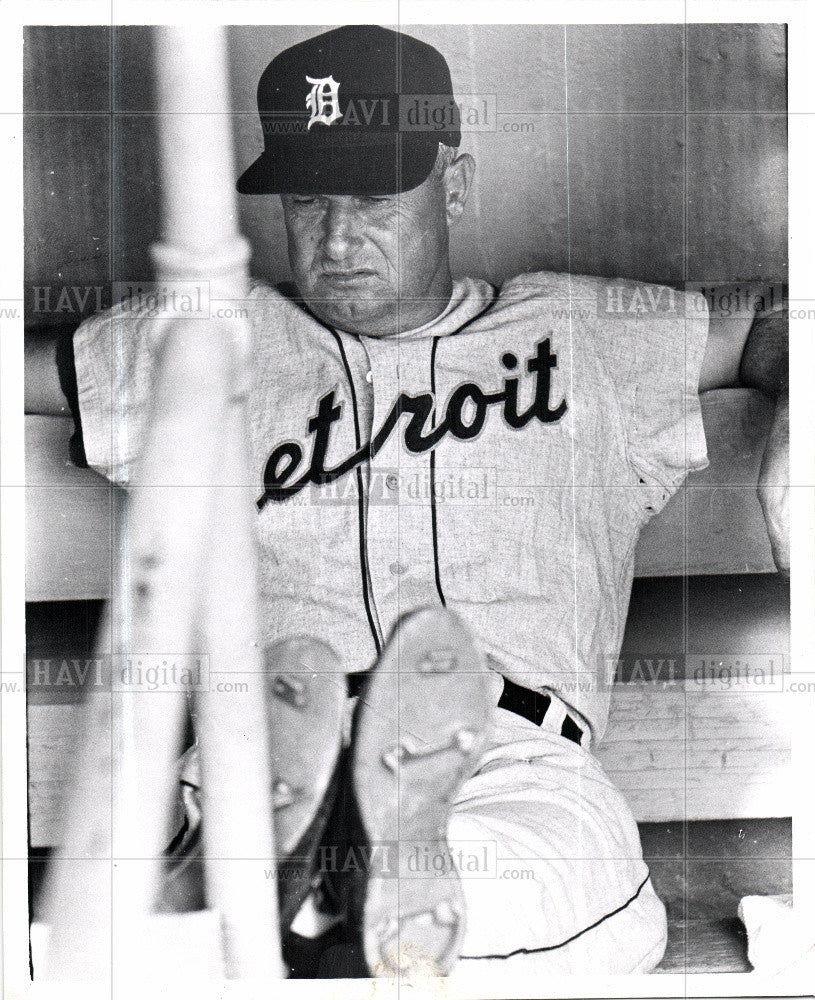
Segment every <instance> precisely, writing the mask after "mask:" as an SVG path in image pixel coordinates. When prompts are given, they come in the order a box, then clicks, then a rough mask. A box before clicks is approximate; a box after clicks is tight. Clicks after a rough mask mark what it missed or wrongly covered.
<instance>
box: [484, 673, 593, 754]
mask: <svg viewBox="0 0 815 1000" xmlns="http://www.w3.org/2000/svg"><path fill="white" fill-rule="evenodd" d="M551 704H552V696H551V695H550V694H545V693H544V692H543V691H532V690H531V689H530V688H525V687H521V685H520V684H516V683H515V682H514V681H511V680H509V678H508V677H505V678H504V690H503V692H502V694H501V697H500V698H499V699H498V707H499V708H505V709H506V710H507V711H508V712H514V713H515V714H516V715H520V716H521V718H523V719H528V720H529V721H530V722H532V723H534V724H535V725H536V726H540V725H541V724H542V723H543V720H544V719H545V718H546V713H547V712H548V711H549V706H550V705H551ZM560 735H561V736H565V737H566V739H567V740H572V741H573V742H574V743H580V741H581V739H582V738H583V730H582V729H581V728H580V726H578V724H577V723H576V722H575V721H574V719H573V718H572V717H571V716H570V715H569V714H568V713H567V715H566V718H565V719H564V720H563V725H562V726H561V727H560Z"/></svg>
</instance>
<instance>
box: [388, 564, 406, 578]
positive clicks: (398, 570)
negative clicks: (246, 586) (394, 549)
mask: <svg viewBox="0 0 815 1000" xmlns="http://www.w3.org/2000/svg"><path fill="white" fill-rule="evenodd" d="M390 571H391V573H393V575H394V576H401V575H402V574H403V573H407V566H405V564H404V563H401V562H392V563H391V564H390Z"/></svg>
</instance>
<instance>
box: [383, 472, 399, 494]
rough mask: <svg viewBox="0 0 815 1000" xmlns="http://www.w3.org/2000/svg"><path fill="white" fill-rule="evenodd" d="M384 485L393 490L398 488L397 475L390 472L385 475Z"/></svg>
mask: <svg viewBox="0 0 815 1000" xmlns="http://www.w3.org/2000/svg"><path fill="white" fill-rule="evenodd" d="M385 485H386V486H387V487H388V489H389V490H391V491H392V492H395V491H396V490H398V489H399V477H398V476H395V475H394V474H393V473H392V472H391V473H389V474H388V475H387V476H385Z"/></svg>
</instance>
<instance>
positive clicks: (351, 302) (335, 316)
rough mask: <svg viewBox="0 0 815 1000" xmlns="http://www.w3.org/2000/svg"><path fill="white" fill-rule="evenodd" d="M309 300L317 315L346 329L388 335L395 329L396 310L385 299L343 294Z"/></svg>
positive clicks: (367, 334)
mask: <svg viewBox="0 0 815 1000" xmlns="http://www.w3.org/2000/svg"><path fill="white" fill-rule="evenodd" d="M307 304H308V306H309V308H310V309H311V311H312V312H313V313H314V315H315V316H317V318H318V319H321V320H322V321H323V322H324V323H328V324H329V325H330V326H335V327H338V328H339V329H340V330H345V331H346V332H347V333H359V334H363V335H366V336H372V337H376V336H386V335H387V334H389V333H393V332H395V330H396V319H395V315H394V313H395V310H394V309H393V308H389V307H388V304H387V303H385V302H383V301H382V299H375V300H373V301H371V300H370V299H365V298H361V297H360V298H353V297H352V296H347V297H345V296H344V297H343V298H342V299H340V300H337V299H332V300H331V301H330V302H326V301H324V300H323V301H319V300H317V301H314V302H308V303H307Z"/></svg>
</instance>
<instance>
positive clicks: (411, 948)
mask: <svg viewBox="0 0 815 1000" xmlns="http://www.w3.org/2000/svg"><path fill="white" fill-rule="evenodd" d="M258 107H259V112H260V118H261V122H262V124H263V134H264V150H263V152H262V154H261V155H260V156H259V157H258V159H257V160H256V161H255V162H254V163H252V164H251V166H249V168H248V169H247V170H246V171H245V172H244V173H243V174H242V176H241V177H240V179H239V181H238V190H239V191H240V192H242V193H243V194H245V195H247V196H265V195H273V194H274V195H280V196H281V198H282V203H283V212H284V218H285V225H286V231H287V234H288V248H289V257H290V261H291V268H292V275H293V279H294V283H293V285H292V286H291V287H283V288H274V287H270V286H269V285H267V284H265V283H263V282H258V283H256V284H254V285H253V287H252V290H251V294H250V300H249V309H250V314H251V324H252V329H253V335H254V356H255V380H254V385H253V387H252V389H251V398H250V414H251V419H250V423H251V427H250V433H251V443H252V455H253V459H252V460H253V469H254V477H255V478H254V485H255V505H256V511H257V524H258V535H259V539H260V546H261V562H262V579H261V587H262V606H263V616H264V617H263V623H262V626H263V632H264V639H265V641H266V642H267V643H268V644H269V649H270V653H269V657H270V659H269V663H270V678H271V680H270V684H271V692H272V698H271V701H272V703H273V705H272V707H271V708H270V713H271V714H272V716H273V722H272V725H273V739H275V740H277V741H278V743H277V746H278V750H277V752H276V758H277V765H278V779H277V793H279V795H278V797H277V798H276V813H275V818H276V823H277V824H278V825H279V828H280V829H281V830H282V831H283V834H282V843H283V851H284V853H285V854H290V855H292V856H295V855H296V856H297V857H301V858H302V857H307V858H309V859H311V861H312V862H314V859H317V863H315V867H314V868H312V869H311V870H310V871H311V874H312V875H313V874H314V872H316V873H317V875H316V877H314V878H311V876H310V879H311V880H310V881H309V882H308V885H307V888H308V886H311V885H314V886H317V885H318V883H319V882H320V878H319V876H320V875H321V874H322V875H323V876H325V878H324V879H323V882H324V883H325V884H326V885H327V884H329V883H331V882H333V883H337V882H341V881H342V879H341V878H338V876H340V875H342V874H343V873H347V874H349V875H350V874H351V872H350V869H351V868H353V869H354V873H353V874H354V875H355V878H354V879H353V882H354V887H353V889H352V891H351V893H350V900H351V902H350V911H349V912H350V914H351V916H350V917H349V919H351V920H354V921H356V922H357V923H358V925H359V926H360V929H361V933H362V942H363V951H364V957H365V961H366V964H367V967H368V969H369V971H370V972H371V973H377V972H381V971H382V970H385V971H390V970H393V969H402V970H404V969H406V968H409V967H410V966H411V963H413V964H416V963H419V964H421V963H422V962H425V963H428V967H430V968H432V969H434V970H436V971H438V972H442V973H450V972H451V970H453V969H455V970H456V973H455V974H456V975H467V974H470V975H478V976H481V975H482V974H486V973H487V972H488V971H490V970H496V969H497V970H499V971H500V972H501V973H502V974H503V975H505V974H507V973H516V972H517V973H518V974H526V973H529V974H530V975H536V976H537V975H539V974H540V973H547V974H552V973H556V972H585V971H591V972H600V973H615V972H619V973H626V972H637V971H640V972H641V971H649V970H651V969H653V968H654V967H655V966H656V964H657V963H658V962H659V960H660V959H661V957H662V954H663V951H664V948H665V942H666V917H665V909H664V907H663V905H662V903H661V902H660V900H659V899H658V898H657V896H656V894H655V892H654V890H653V887H652V885H651V882H650V879H649V873H648V869H647V867H646V865H645V863H644V861H643V859H642V854H641V848H640V844H639V838H638V833H637V828H636V824H635V822H634V819H633V817H632V815H631V812H630V810H629V808H628V807H627V805H626V803H625V802H624V801H623V799H622V797H621V795H620V794H619V793H618V792H617V791H616V790H615V788H614V787H613V786H612V785H611V783H610V782H609V780H608V778H607V777H606V775H605V774H604V772H603V771H602V769H601V768H600V766H599V764H598V763H597V761H596V760H595V758H594V757H593V756H592V752H591V748H592V745H593V744H594V743H596V742H597V741H599V740H600V739H602V736H603V732H604V730H605V727H606V722H607V718H608V710H609V690H610V684H611V681H612V680H613V678H612V677H611V676H609V674H608V672H607V669H606V667H605V666H604V664H607V663H609V662H611V661H613V660H614V659H615V657H616V655H617V653H618V651H619V646H620V643H621V639H622V634H623V627H624V623H625V619H626V613H627V607H628V600H629V594H630V588H631V582H632V576H633V568H634V549H635V544H636V541H637V537H638V534H639V532H640V529H641V528H642V527H643V525H644V524H645V523H646V522H647V521H648V520H649V519H650V518H651V517H653V516H654V515H655V514H657V513H658V512H659V511H660V510H661V509H662V508H663V507H664V505H665V504H666V502H667V501H668V500H669V498H670V497H671V496H672V494H673V493H674V492H675V491H676V490H677V488H678V487H679V486H680V485H681V483H682V482H683V480H684V478H685V476H686V475H687V474H688V472H689V471H691V470H694V469H701V468H704V466H705V465H706V464H707V457H706V450H705V440H704V434H703V428H702V421H701V415H700V406H699V399H698V393H699V391H700V390H704V389H710V388H715V387H718V386H724V385H736V384H747V385H752V386H755V387H757V388H759V389H762V390H764V391H765V392H768V393H770V394H772V395H773V396H774V397H777V396H779V394H781V393H783V392H784V390H785V389H786V360H785V354H784V350H785V348H784V346H783V343H782V341H783V338H782V337H781V334H780V331H779V329H778V326H777V324H773V323H769V324H767V323H764V324H761V323H755V324H754V325H753V327H752V329H751V330H748V329H747V328H745V329H741V330H740V332H736V327H734V326H733V324H730V325H729V326H717V325H716V324H715V323H713V324H710V336H709V338H708V328H709V323H708V315H707V310H706V307H705V303H704V300H703V298H702V297H701V296H698V295H694V294H690V293H684V292H679V291H676V290H674V289H670V288H663V287H659V286H654V285H641V284H637V283H635V282H632V281H616V280H615V281H609V280H606V279H599V278H593V277H585V276H574V275H570V274H553V273H535V274H522V275H519V276H518V277H517V278H514V279H512V280H510V281H508V282H507V283H506V284H505V285H504V286H503V287H502V288H500V289H497V288H494V287H492V286H491V285H490V284H488V283H487V282H486V281H483V280H476V279H472V278H459V279H456V280H453V278H452V276H451V272H450V264H449V233H450V229H451V227H452V226H453V225H454V224H455V222H456V220H457V219H458V218H459V217H460V216H461V214H462V212H463V211H464V207H465V203H466V200H467V194H468V191H469V189H470V185H471V181H472V177H473V172H474V162H473V159H472V157H471V156H470V155H468V154H467V153H461V152H459V145H460V139H461V136H460V126H459V121H458V118H457V115H456V113H455V107H456V106H455V102H454V98H453V91H452V84H451V79H450V73H449V69H448V67H447V63H446V61H445V59H444V58H443V56H442V55H441V54H440V53H439V52H437V51H436V50H435V49H434V48H432V47H431V46H429V45H426V44H424V43H422V42H419V41H417V40H416V39H414V38H412V37H410V36H409V35H406V34H401V33H396V32H392V31H388V30H386V29H384V28H379V27H373V26H350V27H344V28H339V29H337V30H334V31H330V32H327V33H325V34H322V35H319V36H317V37H315V38H311V39H309V40H307V41H305V42H303V43H301V44H299V45H295V46H293V47H292V48H289V49H287V50H286V51H284V52H282V53H280V54H279V55H277V56H276V57H275V58H274V59H273V60H272V62H271V63H270V64H269V66H268V68H267V69H266V71H265V72H264V74H263V76H262V77H261V80H260V83H259V87H258ZM411 108H421V109H423V110H424V112H426V114H425V115H424V117H423V118H422V120H423V121H424V122H425V123H426V127H414V125H416V121H417V120H418V118H417V116H416V115H413V116H412V117H411V115H410V114H409V113H408V112H409V111H410V109H411ZM451 109H452V110H451ZM427 123H429V124H427ZM578 304H579V306H580V308H579V309H577V308H573V306H575V307H576V306H577V305H578ZM612 306H613V308H612ZM170 321H171V320H170V319H168V318H164V317H154V316H150V315H147V314H146V313H145V312H138V311H134V310H133V309H132V308H130V307H129V306H127V305H124V306H120V307H116V308H114V309H113V310H112V311H110V312H108V313H106V314H102V315H100V316H97V317H94V318H92V319H90V320H88V321H86V322H85V323H83V324H82V326H81V327H80V328H79V330H78V331H77V333H76V334H75V337H74V350H75V358H76V372H77V388H78V400H79V410H80V413H81V421H82V432H83V439H84V447H85V452H86V454H87V461H88V463H89V464H90V465H91V466H92V467H93V468H95V469H97V470H99V471H100V472H102V473H103V474H104V475H106V476H108V477H109V478H111V479H113V480H115V481H117V482H120V483H125V484H126V483H128V482H130V481H131V477H132V472H133V468H134V461H135V459H136V458H137V456H138V454H139V448H140V443H141V441H142V440H143V435H144V431H145V419H146V412H147V409H148V402H149V394H150V384H151V378H152V376H153V371H154V368H153V366H154V358H155V355H156V346H157V344H158V343H159V342H160V339H161V332H162V329H163V328H164V327H165V326H166V324H167V323H168V322H170ZM706 345H707V349H706ZM778 412H779V421H781V420H782V419H783V402H781V403H779V408H778ZM773 440H775V441H776V442H778V441H779V437H778V435H776V436H775V438H774V439H773ZM782 452H783V446H782V445H781V444H778V447H777V448H776V449H775V450H774V452H773V454H771V455H768V456H767V460H766V461H767V464H768V466H769V465H771V464H772V463H780V462H782V461H783V457H782ZM767 509H768V524H769V525H770V529H771V533H772V538H773V541H774V543H775V545H776V550H777V551H778V552H780V551H781V549H782V547H783V535H784V514H783V510H781V509H779V507H778V505H777V504H776V505H775V506H774V507H773V505H772V503H771V502H768V508H767ZM303 637H306V638H303ZM323 644H324V645H323ZM343 673H346V674H348V675H349V676H350V677H351V678H352V682H351V683H350V684H349V689H350V691H351V694H352V695H354V697H353V698H350V699H349V698H348V696H347V692H346V690H345V685H344V684H343V685H339V684H337V678H338V676H341V675H342V674H343ZM353 678H361V681H359V682H354V681H353ZM337 692H340V693H339V694H337ZM352 713H353V714H352ZM281 747H283V748H285V747H289V748H291V749H292V755H289V754H288V751H285V750H281V749H280V748H281ZM297 747H299V748H300V752H299V753H294V748H297ZM303 747H305V748H307V752H305V753H304V752H303ZM343 747H346V748H348V749H347V753H346V752H345V751H343V750H342V748H343ZM346 757H347V763H346V764H343V763H342V760H345V759H346ZM292 760H295V763H292V762H291V761H292ZM338 761H340V763H339V764H338ZM182 778H183V781H184V784H185V796H186V797H187V801H188V827H187V831H186V833H184V834H183V835H182V836H180V838H179V844H181V842H182V841H183V840H184V839H185V837H186V838H187V839H189V829H192V828H194V827H195V825H196V821H197V820H196V816H195V806H194V798H195V796H194V795H191V794H190V790H191V789H193V790H194V788H195V786H196V784H197V778H196V777H195V774H194V767H188V768H187V769H186V770H185V772H184V775H182ZM298 789H299V793H300V794H299V798H298V793H297V790H298ZM336 789H339V791H336ZM304 790H305V791H304ZM329 790H332V795H331V796H329V795H328V792H329ZM337 802H340V803H343V804H344V820H342V814H343V809H338V808H337V806H336V803H337ZM332 803H333V806H332ZM332 808H333V809H334V815H333V817H332V819H331V821H328V813H329V812H330V810H331V809H332ZM298 810H299V811H298ZM352 814H353V815H352ZM338 816H339V817H340V819H341V820H342V822H338V820H337V817H338ZM191 817H192V818H191ZM287 817H289V818H288V819H287ZM318 820H319V822H318ZM343 822H344V823H345V833H344V836H345V837H346V838H347V839H346V840H343V839H342V837H343V834H342V833H341V832H340V830H339V827H340V826H342V823H343ZM287 824H288V825H287ZM356 830H360V831H361V836H357V835H356V833H354V832H349V831H356ZM178 846H179V845H176V847H178ZM360 851H361V853H360ZM366 851H367V853H366ZM349 852H350V854H349ZM181 855H183V846H182V849H181V851H180V856H181ZM352 855H353V857H354V858H355V863H354V864H353V865H351V864H349V863H348V860H349V857H351V856H352ZM360 857H364V858H365V864H364V865H362V864H360V863H359V859H360ZM283 863H284V859H281V865H282V864H283ZM360 868H364V871H363V872H362V874H361V875H360V870H359V869H360ZM519 872H522V873H524V876H523V877H519V876H518V873H519ZM281 890H282V898H283V912H284V924H286V925H287V924H288V923H289V922H290V921H291V919H292V918H293V917H294V914H295V913H296V912H297V910H298V909H299V908H300V904H301V903H302V901H303V898H304V896H305V892H304V891H302V890H301V891H299V892H298V893H295V894H294V895H293V896H292V897H291V898H292V899H294V900H295V903H294V904H289V903H287V899H288V897H287V891H288V890H287V888H286V886H285V884H281ZM321 891H323V893H325V890H324V889H323V890H321ZM309 905H310V904H309ZM302 913H303V911H302V910H301V911H300V914H301V916H300V917H298V919H302ZM298 926H299V925H298V924H297V921H295V930H296V929H297V927H298Z"/></svg>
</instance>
